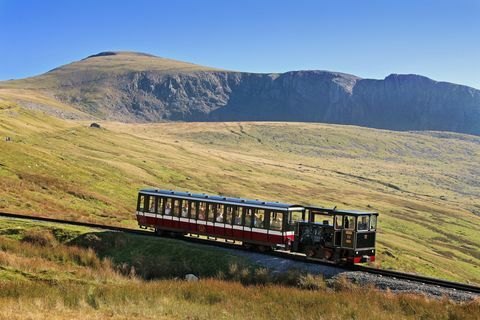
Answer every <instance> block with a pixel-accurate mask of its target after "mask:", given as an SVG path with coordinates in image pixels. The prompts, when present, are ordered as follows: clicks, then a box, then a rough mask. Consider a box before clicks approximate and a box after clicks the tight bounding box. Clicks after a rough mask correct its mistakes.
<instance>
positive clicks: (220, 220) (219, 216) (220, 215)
mask: <svg viewBox="0 0 480 320" xmlns="http://www.w3.org/2000/svg"><path fill="white" fill-rule="evenodd" d="M217 222H223V213H220V214H219V215H218V216H217Z"/></svg>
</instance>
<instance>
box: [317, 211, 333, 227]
mask: <svg viewBox="0 0 480 320" xmlns="http://www.w3.org/2000/svg"><path fill="white" fill-rule="evenodd" d="M313 222H315V223H321V224H324V225H330V226H332V225H333V217H332V216H327V215H324V214H315V215H314V218H313Z"/></svg>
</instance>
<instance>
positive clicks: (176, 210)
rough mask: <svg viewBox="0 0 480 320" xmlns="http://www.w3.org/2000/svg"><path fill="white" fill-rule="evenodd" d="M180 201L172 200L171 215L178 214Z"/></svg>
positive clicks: (176, 215)
mask: <svg viewBox="0 0 480 320" xmlns="http://www.w3.org/2000/svg"><path fill="white" fill-rule="evenodd" d="M180 202H181V201H180V200H178V199H175V200H173V215H174V216H175V217H178V216H180Z"/></svg>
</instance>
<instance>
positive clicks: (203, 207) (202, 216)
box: [198, 202, 207, 220]
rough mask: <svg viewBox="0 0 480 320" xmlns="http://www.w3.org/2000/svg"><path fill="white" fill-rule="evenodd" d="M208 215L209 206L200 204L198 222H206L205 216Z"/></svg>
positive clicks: (203, 203)
mask: <svg viewBox="0 0 480 320" xmlns="http://www.w3.org/2000/svg"><path fill="white" fill-rule="evenodd" d="M206 213H207V204H206V203H205V202H200V204H199V205H198V220H205V214H206Z"/></svg>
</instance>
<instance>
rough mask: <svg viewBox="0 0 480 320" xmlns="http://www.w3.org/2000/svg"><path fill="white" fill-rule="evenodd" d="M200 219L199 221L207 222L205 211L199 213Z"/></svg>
mask: <svg viewBox="0 0 480 320" xmlns="http://www.w3.org/2000/svg"><path fill="white" fill-rule="evenodd" d="M198 219H199V220H205V213H204V212H203V211H200V212H199V213H198Z"/></svg>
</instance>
